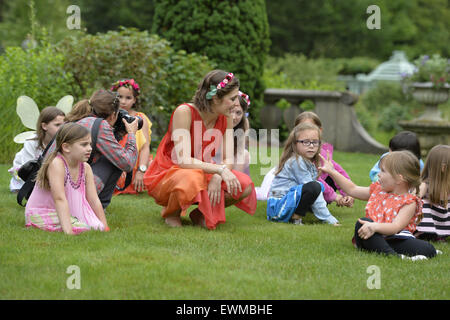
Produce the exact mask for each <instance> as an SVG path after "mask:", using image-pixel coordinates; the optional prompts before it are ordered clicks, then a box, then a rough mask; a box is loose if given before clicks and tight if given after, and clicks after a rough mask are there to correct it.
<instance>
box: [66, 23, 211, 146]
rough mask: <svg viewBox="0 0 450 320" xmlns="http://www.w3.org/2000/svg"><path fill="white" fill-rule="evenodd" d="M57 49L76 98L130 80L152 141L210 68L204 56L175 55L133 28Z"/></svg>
mask: <svg viewBox="0 0 450 320" xmlns="http://www.w3.org/2000/svg"><path fill="white" fill-rule="evenodd" d="M58 50H59V51H60V52H61V53H62V54H64V55H65V56H66V64H65V69H66V70H67V71H70V72H71V73H72V74H73V77H74V80H75V82H74V93H75V95H76V97H77V98H82V97H88V96H90V95H91V94H92V92H94V91H95V90H97V89H99V88H107V89H109V88H110V86H111V83H112V82H114V81H116V80H118V79H122V78H134V79H135V80H136V81H137V82H138V83H139V86H140V87H141V96H140V99H141V107H142V111H143V112H145V113H146V114H148V115H149V116H150V117H151V118H152V122H154V126H153V128H152V131H153V133H154V135H153V137H152V140H154V139H153V138H155V139H156V140H158V139H159V138H160V137H161V135H162V134H164V132H165V131H166V130H167V123H168V120H169V118H170V114H171V113H172V111H173V110H174V109H175V108H176V106H178V105H179V104H181V103H183V102H187V101H190V100H191V98H192V96H193V95H194V93H195V90H196V88H197V85H198V83H199V81H200V80H201V79H202V77H203V76H204V74H206V73H207V72H208V71H209V70H211V69H212V64H211V63H209V62H208V59H207V58H206V57H203V56H200V55H198V54H195V53H193V54H187V53H186V52H185V51H182V50H180V51H175V50H174V49H173V48H172V47H171V46H170V44H169V42H168V41H166V40H164V39H161V38H160V37H158V36H157V35H153V34H149V33H148V32H147V31H138V30H136V29H125V28H122V29H121V30H120V31H109V32H107V33H103V34H102V33H99V34H97V35H84V36H82V37H75V36H73V37H70V38H67V39H65V40H64V41H62V42H61V43H60V44H59V45H58ZM155 122H156V123H155Z"/></svg>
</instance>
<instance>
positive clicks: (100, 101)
mask: <svg viewBox="0 0 450 320" xmlns="http://www.w3.org/2000/svg"><path fill="white" fill-rule="evenodd" d="M117 111H119V98H118V96H117V93H116V92H112V91H107V90H104V89H102V90H97V91H95V92H94V94H93V95H92V96H91V98H90V99H89V100H88V99H84V100H81V101H79V102H78V103H77V104H76V105H74V106H73V108H72V111H70V112H69V114H68V115H67V116H66V121H69V122H75V121H78V120H80V119H83V118H86V117H88V116H92V115H94V116H97V117H99V118H103V119H106V118H108V117H109V116H110V115H111V114H113V113H116V112H117Z"/></svg>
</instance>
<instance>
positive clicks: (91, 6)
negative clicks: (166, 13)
mask: <svg viewBox="0 0 450 320" xmlns="http://www.w3.org/2000/svg"><path fill="white" fill-rule="evenodd" d="M72 2H73V4H76V5H78V6H80V8H81V14H82V19H83V23H84V26H83V27H85V28H87V31H88V32H89V33H91V34H95V33H97V32H107V31H109V30H118V28H119V26H123V27H127V28H128V27H133V28H137V29H139V30H151V28H152V21H153V13H154V1H153V0H133V1H128V0H116V1H114V2H111V1H92V0H72Z"/></svg>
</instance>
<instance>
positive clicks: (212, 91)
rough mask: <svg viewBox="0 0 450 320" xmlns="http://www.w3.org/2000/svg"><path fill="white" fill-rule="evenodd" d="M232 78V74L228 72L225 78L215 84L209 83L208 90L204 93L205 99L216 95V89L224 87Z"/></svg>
mask: <svg viewBox="0 0 450 320" xmlns="http://www.w3.org/2000/svg"><path fill="white" fill-rule="evenodd" d="M233 78H234V74H232V73H231V72H230V73H229V74H227V75H226V77H225V79H223V80H222V81H221V82H220V83H219V84H218V85H217V86H214V85H210V86H209V91H208V93H207V94H206V99H207V100H211V99H212V97H213V96H215V95H216V93H217V90H220V89H223V88H225V87H226V86H227V84H228V83H230V82H231V80H233Z"/></svg>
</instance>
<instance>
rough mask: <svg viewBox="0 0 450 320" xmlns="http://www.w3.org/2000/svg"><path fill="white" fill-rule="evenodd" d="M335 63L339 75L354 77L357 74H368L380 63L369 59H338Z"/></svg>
mask: <svg viewBox="0 0 450 320" xmlns="http://www.w3.org/2000/svg"><path fill="white" fill-rule="evenodd" d="M335 62H336V63H337V64H338V65H339V74H343V75H356V74H358V73H364V74H367V73H370V72H371V71H372V70H374V69H375V68H376V67H377V66H378V65H379V64H380V61H379V60H377V59H373V58H369V57H353V58H339V59H336V60H335Z"/></svg>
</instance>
